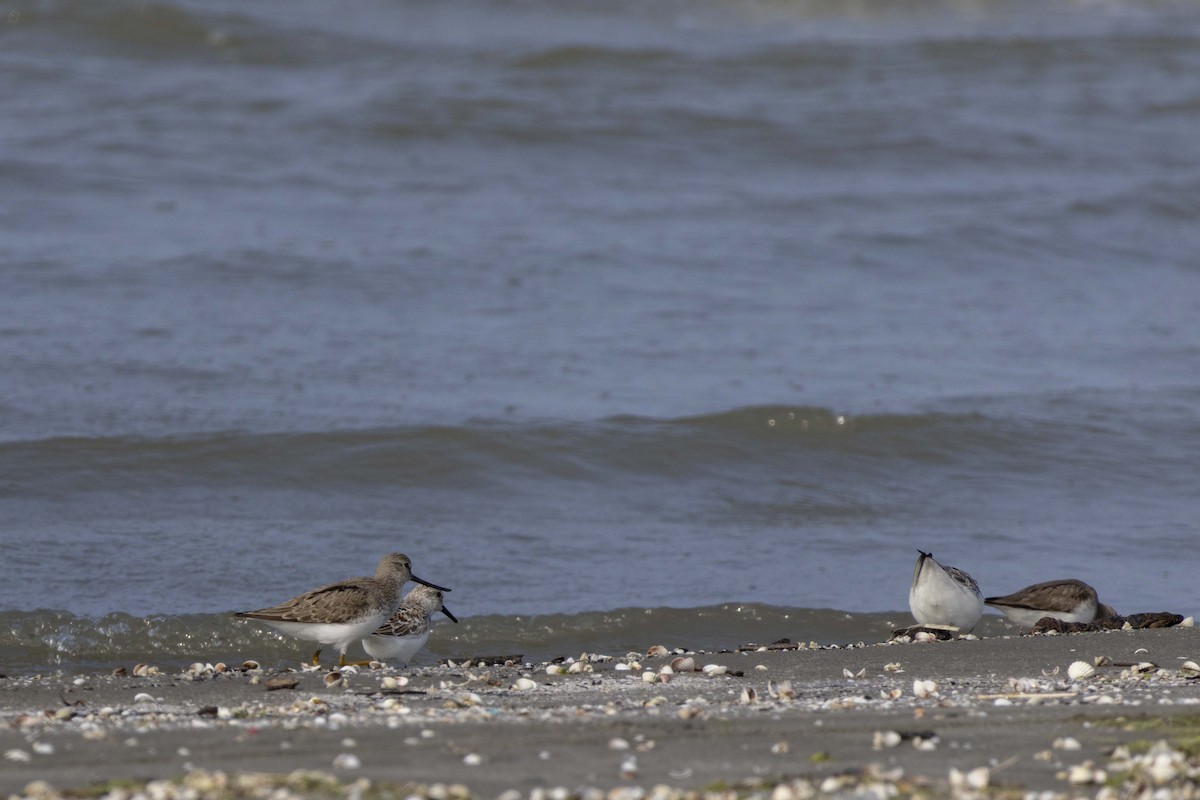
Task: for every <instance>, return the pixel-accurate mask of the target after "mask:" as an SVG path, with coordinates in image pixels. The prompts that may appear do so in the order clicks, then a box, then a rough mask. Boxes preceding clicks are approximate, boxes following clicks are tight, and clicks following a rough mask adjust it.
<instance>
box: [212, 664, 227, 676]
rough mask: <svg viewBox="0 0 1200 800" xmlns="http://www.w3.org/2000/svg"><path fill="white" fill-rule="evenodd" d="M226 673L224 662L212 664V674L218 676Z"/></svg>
mask: <svg viewBox="0 0 1200 800" xmlns="http://www.w3.org/2000/svg"><path fill="white" fill-rule="evenodd" d="M228 671H229V666H228V665H227V664H226V663H225V662H224V661H218V662H217V663H215V664H213V672H215V673H217V674H218V675H220V674H221V673H223V672H228Z"/></svg>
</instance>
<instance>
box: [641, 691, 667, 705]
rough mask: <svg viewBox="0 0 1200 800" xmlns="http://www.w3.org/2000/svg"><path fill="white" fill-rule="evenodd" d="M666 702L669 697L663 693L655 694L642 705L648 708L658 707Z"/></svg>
mask: <svg viewBox="0 0 1200 800" xmlns="http://www.w3.org/2000/svg"><path fill="white" fill-rule="evenodd" d="M666 702H667V698H665V697H663V696H662V695H661V694H659V695H655V696H654V697H651V698H650V699H649V700H647V701H646V702H644V703H642V705H643V706H644V707H646V708H657V707H658V706H661V705H664V704H665V703H666Z"/></svg>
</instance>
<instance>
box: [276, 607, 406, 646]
mask: <svg viewBox="0 0 1200 800" xmlns="http://www.w3.org/2000/svg"><path fill="white" fill-rule="evenodd" d="M384 619H386V616H385V615H382V614H377V615H375V616H372V617H364V618H363V619H361V620H358V621H356V622H337V623H333V622H284V621H281V620H262V621H263V622H265V623H267V624H268V625H270V626H271V627H273V628H275V629H276V630H279V631H282V632H283V633H286V634H287V635H288V636H295V637H296V638H297V639H308V640H309V641H313V642H320V643H321V644H332V645H337V646H338V647H339V648H340V649H341V650H342V651H345V649H346V648H347V647H349V646H350V644H351V643H352V642H354V641H355V640H357V639H361V638H362V637H364V636H366V635H367V634H369V633H371V631H373V630H375V629H376V628H378V627H379V626H380V625H382V624H383V621H384Z"/></svg>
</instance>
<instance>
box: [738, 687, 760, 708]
mask: <svg viewBox="0 0 1200 800" xmlns="http://www.w3.org/2000/svg"><path fill="white" fill-rule="evenodd" d="M738 702H739V703H741V704H742V705H744V706H748V705H750V704H751V703H757V702H758V692H757V691H756V690H755V689H754V687H753V686H747V687H746V688H745V689H742V695H741V697H739V698H738Z"/></svg>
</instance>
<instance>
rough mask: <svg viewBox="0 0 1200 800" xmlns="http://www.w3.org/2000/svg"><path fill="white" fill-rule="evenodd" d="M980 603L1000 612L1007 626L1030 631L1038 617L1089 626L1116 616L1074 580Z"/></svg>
mask: <svg viewBox="0 0 1200 800" xmlns="http://www.w3.org/2000/svg"><path fill="white" fill-rule="evenodd" d="M983 602H985V603H987V604H988V605H989V606H991V607H992V608H994V609H996V610H997V611H1002V612H1004V616H1006V617H1008V619H1009V621H1010V622H1013V623H1016V624H1017V625H1020V626H1021V627H1023V628H1032V627H1033V626H1034V625H1035V624H1037V621H1038V620H1040V619H1041V618H1042V617H1054V618H1055V619H1059V620H1062V621H1063V622H1092V621H1094V620H1098V619H1111V618H1113V617H1116V616H1117V612H1116V611H1114V610H1113V609H1112V607H1111V606H1107V605H1105V604H1104V603H1101V602H1100V598H1099V597H1097V596H1096V590H1095V589H1093V588H1092V587H1091V586H1089V585H1088V584H1086V583H1084V582H1083V581H1081V580H1076V579H1075V578H1066V579H1064V580H1060V581H1045V582H1043V583H1035V584H1033V585H1032V586H1026V587H1025V588H1024V589H1018V590H1017V591H1015V592H1013V593H1012V594H1006V595H1004V596H1003V597H989V598H987V599H986V600H984V601H983Z"/></svg>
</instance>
